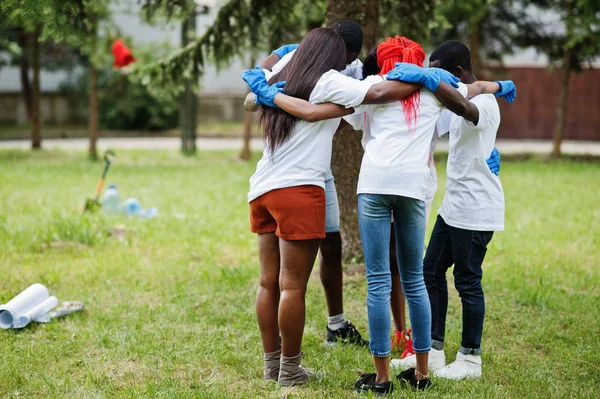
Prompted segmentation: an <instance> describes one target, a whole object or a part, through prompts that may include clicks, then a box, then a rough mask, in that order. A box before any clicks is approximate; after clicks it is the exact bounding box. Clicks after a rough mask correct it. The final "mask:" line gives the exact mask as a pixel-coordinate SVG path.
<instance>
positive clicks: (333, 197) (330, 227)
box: [325, 179, 340, 233]
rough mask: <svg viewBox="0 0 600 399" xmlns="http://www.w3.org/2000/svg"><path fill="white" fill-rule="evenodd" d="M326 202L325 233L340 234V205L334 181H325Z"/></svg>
mask: <svg viewBox="0 0 600 399" xmlns="http://www.w3.org/2000/svg"><path fill="white" fill-rule="evenodd" d="M325 202H326V208H325V233H339V231H340V204H339V202H338V197H337V191H336V189H335V181H334V180H333V179H329V180H325Z"/></svg>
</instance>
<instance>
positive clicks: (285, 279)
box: [244, 28, 418, 386]
mask: <svg viewBox="0 0 600 399" xmlns="http://www.w3.org/2000/svg"><path fill="white" fill-rule="evenodd" d="M345 59H346V51H345V47H344V42H343V40H342V39H341V38H340V37H339V36H338V35H337V34H336V33H335V32H334V31H332V30H330V29H324V28H318V29H314V30H312V31H310V32H309V33H308V34H307V35H306V36H305V37H304V39H303V40H302V42H301V43H300V46H299V47H298V49H297V50H296V53H295V54H294V56H293V58H292V60H291V61H290V63H289V64H288V65H287V66H286V67H285V68H283V70H282V71H281V72H280V73H279V74H277V75H275V76H273V78H272V79H271V80H272V82H273V83H275V82H279V81H284V80H285V81H286V83H285V85H286V86H285V87H286V92H288V93H289V94H290V95H292V96H296V97H298V98H300V99H304V100H310V101H311V102H312V103H323V102H329V103H330V104H325V105H324V109H325V110H326V112H325V115H323V114H321V113H320V111H319V113H317V114H315V115H314V116H315V117H317V116H320V117H323V116H326V117H331V114H332V112H340V111H342V112H343V113H344V114H349V113H350V112H352V107H355V106H358V105H359V104H361V103H363V102H390V101H393V100H395V99H400V98H404V97H406V96H407V95H408V94H410V93H412V92H413V91H414V90H416V89H417V88H418V85H415V84H407V83H402V82H383V83H380V84H377V85H372V84H371V83H367V82H361V81H357V80H355V79H352V78H349V77H346V76H343V75H342V74H340V73H339V72H338V71H340V70H341V69H343V68H344V66H345ZM257 74H259V75H260V76H259V77H260V78H261V79H263V80H264V79H265V78H264V73H263V71H262V70H261V69H260V68H259V69H258V70H250V71H247V72H245V73H244V78H245V80H246V81H247V82H250V85H251V86H252V84H251V81H252V80H253V79H254V78H256V77H257ZM261 74H262V75H261ZM265 84H266V82H265ZM275 90H277V88H275ZM336 104H338V105H336ZM267 105H268V104H267ZM270 105H273V104H270ZM319 109H320V110H321V109H323V108H319ZM260 120H261V124H262V126H263V129H264V134H265V149H264V151H263V156H262V158H261V160H260V161H259V162H258V164H257V168H256V172H255V173H254V174H253V175H252V177H251V178H250V192H249V193H248V201H249V203H250V225H251V230H252V231H253V232H255V233H257V234H258V249H259V260H260V268H261V273H260V284H259V288H258V293H257V298H256V313H257V317H258V325H259V329H260V332H261V338H262V343H263V349H264V354H265V355H264V357H265V369H264V377H265V379H273V380H277V381H278V382H279V384H281V385H286V386H289V385H298V384H303V383H305V382H306V381H307V380H308V378H309V373H308V371H307V370H306V369H304V368H303V367H302V366H301V365H300V363H301V352H300V349H301V343H302V335H303V330H304V319H305V305H304V300H305V298H304V297H305V292H306V285H307V282H308V278H309V276H310V272H311V270H312V267H313V263H314V261H315V258H316V254H317V250H318V247H319V241H320V239H322V238H324V237H325V194H324V190H323V188H324V180H325V175H326V173H327V171H328V170H329V167H330V161H331V145H332V138H333V134H334V133H335V131H336V129H337V127H338V125H339V123H340V118H339V117H337V118H335V119H327V120H323V121H320V122H317V123H307V122H304V121H298V120H297V119H296V118H295V117H293V116H291V115H290V114H287V113H286V112H284V111H282V110H279V109H275V108H268V107H263V109H262V110H261V118H260ZM280 334H281V341H280Z"/></svg>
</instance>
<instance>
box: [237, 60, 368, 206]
mask: <svg viewBox="0 0 600 399" xmlns="http://www.w3.org/2000/svg"><path fill="white" fill-rule="evenodd" d="M370 87H371V83H368V82H359V81H357V80H355V79H352V78H350V77H347V76H344V75H342V74H341V73H340V72H338V71H335V70H330V71H328V72H326V73H324V74H323V76H321V78H320V79H319V81H318V82H317V84H316V85H315V87H314V89H313V91H312V93H311V95H310V98H309V100H308V101H309V102H311V103H314V104H317V103H324V102H333V103H336V104H340V105H344V106H345V107H347V108H349V107H355V106H358V105H359V104H360V103H361V102H362V101H363V99H364V97H365V94H366V93H367V91H368V90H369V88H370ZM339 123H340V118H334V119H327V120H324V121H320V122H313V123H311V122H306V121H301V120H298V121H297V122H296V124H295V125H294V128H293V131H292V133H291V134H290V137H289V138H288V139H287V140H286V141H285V142H284V143H282V144H281V145H280V146H279V147H277V149H276V150H275V151H274V152H271V150H270V149H269V146H268V145H267V146H266V147H265V149H264V151H263V156H262V158H261V160H260V161H259V162H258V165H257V168H256V173H254V175H252V177H251V178H250V192H249V193H248V201H249V202H250V201H252V200H253V199H255V198H257V197H259V196H261V195H262V194H264V193H266V192H268V191H271V190H275V189H279V188H285V187H292V186H301V185H315V186H319V187H322V188H324V186H325V185H324V182H325V177H326V175H327V173H328V172H329V169H330V163H331V147H332V138H333V135H334V133H335V131H336V129H337V127H338V125H339Z"/></svg>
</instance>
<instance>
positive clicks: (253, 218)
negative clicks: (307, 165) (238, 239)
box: [250, 185, 325, 240]
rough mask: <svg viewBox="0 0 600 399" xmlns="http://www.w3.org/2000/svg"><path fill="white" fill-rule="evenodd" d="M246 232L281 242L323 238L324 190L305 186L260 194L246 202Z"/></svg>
mask: <svg viewBox="0 0 600 399" xmlns="http://www.w3.org/2000/svg"><path fill="white" fill-rule="evenodd" d="M250 230H252V232H253V233H258V234H263V233H273V232H275V235H277V237H279V238H282V239H284V240H310V239H314V238H325V190H323V189H322V188H321V187H319V186H313V185H308V186H296V187H286V188H280V189H277V190H272V191H269V192H268V193H265V194H263V195H261V196H260V197H258V198H256V199H254V200H252V202H250Z"/></svg>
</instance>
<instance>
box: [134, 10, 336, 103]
mask: <svg viewBox="0 0 600 399" xmlns="http://www.w3.org/2000/svg"><path fill="white" fill-rule="evenodd" d="M182 3H184V2H182V1H179V0H162V1H155V0H147V1H146V2H145V6H144V7H145V11H146V12H147V13H150V15H153V13H154V12H159V11H160V10H163V14H165V13H166V11H165V9H167V10H169V9H170V8H169V7H171V6H172V5H173V6H174V7H184V5H182ZM174 14H176V15H179V13H174ZM324 16H325V3H324V2H312V1H309V0H302V1H294V0H278V1H267V0H230V1H228V2H227V3H225V4H224V5H223V6H222V7H221V8H220V9H219V11H218V13H217V16H216V18H215V21H214V22H213V24H212V25H211V26H210V27H208V29H207V30H206V32H205V33H204V34H203V35H202V36H200V37H198V38H197V39H195V40H194V41H192V42H191V43H190V44H189V45H187V46H186V47H185V48H182V49H180V50H178V51H176V52H175V53H173V54H172V55H171V56H169V57H167V58H165V59H163V60H161V61H160V62H153V63H150V64H146V65H144V64H143V63H137V65H136V66H135V67H134V73H133V78H134V79H139V80H140V81H141V82H142V83H144V84H145V85H147V86H148V87H150V86H153V87H154V88H153V89H150V90H153V91H155V92H157V94H158V92H159V91H160V94H161V95H162V96H168V97H172V98H175V97H176V96H177V95H178V94H179V93H181V91H182V90H183V84H184V82H185V80H187V79H192V80H193V81H196V80H197V79H198V77H199V76H201V75H202V73H203V70H204V66H205V65H206V64H207V63H209V62H210V63H214V64H215V65H216V66H217V67H222V66H223V65H226V64H227V63H228V62H229V60H231V59H232V58H234V57H240V56H243V55H244V54H245V52H244V51H245V50H247V49H251V50H252V51H253V52H257V51H260V50H267V49H273V48H276V47H278V46H280V45H281V44H285V43H293V42H298V41H299V40H300V39H301V37H302V36H303V34H304V33H305V32H306V31H307V30H308V29H310V28H313V27H315V26H319V25H320V24H321V23H322V22H323V20H324Z"/></svg>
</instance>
